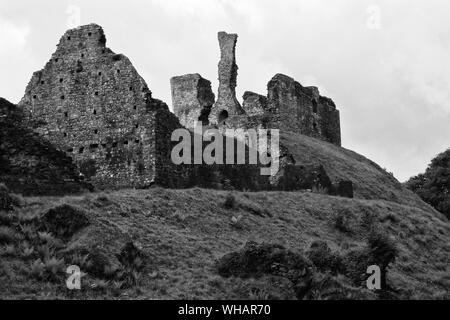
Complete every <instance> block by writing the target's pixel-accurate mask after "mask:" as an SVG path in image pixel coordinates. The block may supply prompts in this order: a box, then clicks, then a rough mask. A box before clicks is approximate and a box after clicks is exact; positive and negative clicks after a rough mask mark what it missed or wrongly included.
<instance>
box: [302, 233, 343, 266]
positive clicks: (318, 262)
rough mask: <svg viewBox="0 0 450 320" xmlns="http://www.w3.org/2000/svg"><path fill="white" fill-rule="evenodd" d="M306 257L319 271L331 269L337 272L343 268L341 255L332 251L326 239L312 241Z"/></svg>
mask: <svg viewBox="0 0 450 320" xmlns="http://www.w3.org/2000/svg"><path fill="white" fill-rule="evenodd" d="M306 257H307V258H308V259H309V260H311V262H312V263H313V264H314V266H315V267H316V268H317V269H318V270H319V271H328V270H329V271H331V273H333V274H336V273H338V272H339V271H340V269H341V257H340V256H339V255H338V254H336V253H334V252H332V251H331V249H330V247H328V244H327V243H326V242H325V241H314V242H312V243H311V245H310V247H309V248H308V250H307V251H306Z"/></svg>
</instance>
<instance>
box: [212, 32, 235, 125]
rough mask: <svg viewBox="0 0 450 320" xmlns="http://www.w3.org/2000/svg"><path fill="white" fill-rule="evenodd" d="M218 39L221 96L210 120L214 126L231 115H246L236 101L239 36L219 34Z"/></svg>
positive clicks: (219, 95)
mask: <svg viewBox="0 0 450 320" xmlns="http://www.w3.org/2000/svg"><path fill="white" fill-rule="evenodd" d="M217 37H218V39H219V46H220V61H219V94H218V97H217V101H216V103H215V104H214V106H213V108H212V110H211V114H210V116H209V120H210V122H211V123H213V124H217V123H221V122H223V121H224V120H225V119H226V118H228V117H229V116H231V115H236V114H244V110H243V109H242V107H241V105H240V104H239V101H238V100H237V99H236V85H237V71H238V66H237V64H236V52H235V50H236V42H237V34H228V33H226V32H219V33H218V35H217Z"/></svg>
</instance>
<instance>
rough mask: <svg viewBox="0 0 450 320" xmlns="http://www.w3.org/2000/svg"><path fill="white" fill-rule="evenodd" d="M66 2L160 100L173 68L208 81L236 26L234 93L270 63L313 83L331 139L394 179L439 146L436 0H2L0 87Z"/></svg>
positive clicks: (34, 65) (445, 111) (441, 49)
mask: <svg viewBox="0 0 450 320" xmlns="http://www.w3.org/2000/svg"><path fill="white" fill-rule="evenodd" d="M69 4H73V5H75V6H79V7H80V9H81V21H82V23H90V22H96V23H99V24H101V25H102V26H103V27H104V29H105V32H106V36H107V38H108V46H110V47H111V48H112V49H113V50H115V51H116V52H121V53H124V54H125V55H127V56H128V57H129V58H130V59H131V61H132V62H133V64H134V65H135V67H136V69H137V70H138V72H139V73H141V75H143V77H144V78H145V80H146V81H147V82H148V84H149V87H150V89H151V90H152V91H153V95H154V96H155V97H157V98H160V99H162V100H164V101H166V102H167V103H168V104H169V105H170V103H171V96H170V86H169V79H170V77H172V76H175V75H180V74H185V73H193V72H198V73H200V74H201V75H202V76H203V77H205V78H207V79H209V80H211V81H212V84H213V89H214V90H215V91H216V90H217V63H218V61H219V48H218V43H217V37H216V33H217V32H218V31H222V30H223V31H227V32H234V33H238V34H239V39H238V43H237V63H238V65H239V76H238V87H237V92H238V98H239V99H241V97H242V94H243V93H244V91H246V90H251V91H255V92H259V93H262V94H264V93H265V92H266V85H267V82H268V81H269V80H270V78H271V77H272V76H273V75H274V74H276V73H285V74H287V75H289V76H292V77H294V78H295V79H297V80H298V81H299V82H300V83H301V84H303V85H305V86H309V85H315V86H318V87H319V89H320V91H321V93H322V94H324V95H326V96H329V97H330V98H332V99H333V100H334V101H335V102H336V104H337V106H338V108H339V109H340V111H341V128H342V138H343V145H344V146H345V147H347V148H349V149H353V150H355V151H357V152H360V153H362V154H364V155H366V156H368V157H369V158H371V159H372V160H374V161H376V162H377V163H379V164H380V165H381V166H383V167H386V168H388V169H389V170H390V171H393V172H394V174H395V175H396V177H398V178H400V179H401V180H405V179H407V178H408V177H409V176H411V175H413V174H417V173H418V172H420V171H423V170H424V169H425V167H426V165H427V163H428V162H429V161H430V160H431V158H432V157H433V156H435V155H436V154H437V153H438V152H441V151H443V150H444V149H445V148H447V147H449V143H448V141H449V136H450V126H449V125H448V123H450V90H449V88H450V59H449V57H450V24H449V23H448V16H449V13H450V2H448V0H429V1H423V0H396V1H392V0H339V1H329V0H281V1H269V0H244V1H243V0H151V1H138V0H128V1H126V2H123V1H113V0H98V1H95V2H92V1H87V0H71V1H70V2H68V3H65V2H62V1H58V2H55V1H50V0H42V1H40V2H39V3H37V2H36V3H34V2H33V4H31V3H30V2H29V1H27V0H15V1H13V0H3V1H2V2H1V3H0V12H2V13H1V16H0V27H1V29H0V41H1V42H0V43H1V44H2V46H1V47H0V58H1V61H0V68H1V70H2V73H1V76H0V87H1V88H2V92H1V93H0V95H3V96H5V97H6V98H10V99H12V100H13V101H17V100H18V99H20V97H21V95H22V94H23V91H24V89H25V86H26V84H27V82H28V81H29V79H30V77H31V74H32V72H33V71H35V70H38V69H40V68H42V66H43V65H44V63H45V62H46V61H47V60H48V59H49V57H50V54H51V52H53V51H54V44H55V43H56V41H57V40H58V39H59V37H60V36H61V34H62V33H63V32H64V29H65V28H66V24H67V19H68V14H67V12H66V11H67V8H68V5H69ZM369 8H372V9H370V10H369ZM374 8H375V9H376V10H374ZM374 13H376V14H378V13H379V28H378V27H377V28H371V26H373V25H374V24H373V22H374V21H375V22H376V21H377V19H374V20H373V18H374V17H373V14H374ZM370 19H372V20H370ZM368 21H369V22H371V23H368Z"/></svg>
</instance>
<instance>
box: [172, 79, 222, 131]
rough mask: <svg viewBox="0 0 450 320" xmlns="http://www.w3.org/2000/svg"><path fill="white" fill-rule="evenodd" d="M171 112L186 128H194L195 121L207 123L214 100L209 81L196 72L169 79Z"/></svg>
mask: <svg viewBox="0 0 450 320" xmlns="http://www.w3.org/2000/svg"><path fill="white" fill-rule="evenodd" d="M170 86H171V90H172V106H173V112H174V113H175V115H176V116H177V117H178V119H179V120H180V123H181V124H182V125H183V126H185V127H186V128H194V127H195V125H196V123H197V121H199V120H201V121H202V123H203V124H204V125H207V124H209V120H208V118H209V114H210V112H211V108H212V106H213V104H214V101H215V96H214V93H213V92H212V90H211V82H210V81H208V80H206V79H203V78H202V77H201V76H200V75H199V74H198V73H195V74H186V75H183V76H179V77H173V78H172V79H170Z"/></svg>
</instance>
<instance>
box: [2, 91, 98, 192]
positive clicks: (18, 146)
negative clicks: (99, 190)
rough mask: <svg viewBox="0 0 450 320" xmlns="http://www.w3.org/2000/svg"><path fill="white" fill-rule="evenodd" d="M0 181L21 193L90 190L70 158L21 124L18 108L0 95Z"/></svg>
mask: <svg viewBox="0 0 450 320" xmlns="http://www.w3.org/2000/svg"><path fill="white" fill-rule="evenodd" d="M0 183H4V184H5V185H6V186H7V187H8V189H9V190H11V192H15V193H21V194H23V195H62V194H67V193H78V192H82V191H86V190H92V185H90V184H89V183H86V182H84V181H82V180H81V179H80V175H79V172H78V171H77V168H76V166H75V164H74V163H73V162H72V159H71V158H70V157H68V156H67V155H66V154H65V153H64V152H61V151H59V150H57V149H56V148H55V147H54V146H53V145H52V144H51V143H49V142H48V141H45V140H44V139H42V138H41V137H39V135H38V134H36V133H35V132H33V131H32V130H30V129H29V128H27V127H26V126H24V124H23V116H22V112H21V110H20V109H19V108H18V107H17V106H16V105H14V104H12V103H10V102H8V101H7V100H5V99H3V98H0Z"/></svg>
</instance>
